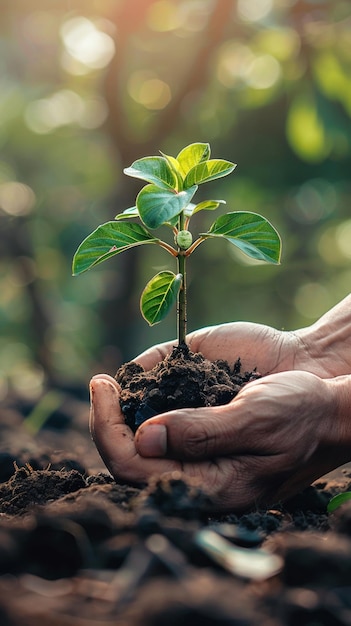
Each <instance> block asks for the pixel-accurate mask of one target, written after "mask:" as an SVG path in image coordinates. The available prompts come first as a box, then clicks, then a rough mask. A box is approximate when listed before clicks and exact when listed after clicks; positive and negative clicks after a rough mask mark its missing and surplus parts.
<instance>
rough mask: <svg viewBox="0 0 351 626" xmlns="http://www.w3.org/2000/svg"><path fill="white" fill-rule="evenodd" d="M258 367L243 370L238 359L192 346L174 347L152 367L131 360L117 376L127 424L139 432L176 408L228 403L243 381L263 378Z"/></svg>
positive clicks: (121, 368)
mask: <svg viewBox="0 0 351 626" xmlns="http://www.w3.org/2000/svg"><path fill="white" fill-rule="evenodd" d="M260 376H261V375H260V374H259V373H258V372H256V371H255V370H254V371H252V372H241V362H240V359H238V360H237V361H236V362H235V363H234V365H233V366H232V367H231V366H230V364H229V363H228V362H227V361H224V360H217V361H209V360H208V359H205V357H204V356H203V355H202V354H201V353H200V352H197V353H194V352H191V350H189V348H188V346H186V345H180V346H176V347H175V348H173V351H172V352H171V354H169V355H168V356H167V357H166V358H165V359H164V360H163V361H161V362H160V363H158V364H157V365H156V366H155V367H154V368H153V369H152V370H149V371H145V370H144V368H143V367H142V366H141V365H139V364H137V363H134V362H133V361H131V362H130V363H126V364H124V365H122V367H120V368H119V370H118V371H117V374H116V380H117V382H118V383H119V384H120V386H121V388H122V391H121V396H120V403H121V409H122V412H123V413H124V415H125V421H126V424H127V425H128V426H129V427H130V428H131V429H132V430H133V431H134V432H135V431H136V429H137V428H138V426H140V424H142V422H144V421H145V420H147V419H149V418H150V417H153V416H154V415H157V414H158V413H164V412H166V411H171V410H173V409H181V408H189V407H192V408H196V407H205V406H217V405H221V404H227V403H228V402H230V401H231V400H232V399H233V398H234V397H235V396H236V395H237V394H238V393H239V391H240V389H241V388H242V386H243V385H245V384H247V383H248V382H251V381H252V380H255V379H257V378H260Z"/></svg>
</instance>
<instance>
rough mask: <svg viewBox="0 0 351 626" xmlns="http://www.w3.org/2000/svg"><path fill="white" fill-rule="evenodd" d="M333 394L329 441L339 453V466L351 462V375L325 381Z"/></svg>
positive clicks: (328, 427) (328, 425) (328, 433)
mask: <svg viewBox="0 0 351 626" xmlns="http://www.w3.org/2000/svg"><path fill="white" fill-rule="evenodd" d="M325 382H326V384H327V387H328V389H329V391H330V393H331V400H332V407H333V408H332V414H331V415H330V417H329V419H327V430H328V432H327V435H326V438H327V441H328V444H329V445H330V446H331V447H332V448H334V449H335V450H336V451H337V457H338V460H339V461H340V462H339V463H338V465H342V464H343V463H347V462H348V461H351V375H347V376H338V377H336V378H332V379H329V380H327V381H325Z"/></svg>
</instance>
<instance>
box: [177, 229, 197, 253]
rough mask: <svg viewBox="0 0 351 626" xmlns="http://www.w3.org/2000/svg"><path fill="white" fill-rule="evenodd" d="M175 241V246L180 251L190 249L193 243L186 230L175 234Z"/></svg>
mask: <svg viewBox="0 0 351 626" xmlns="http://www.w3.org/2000/svg"><path fill="white" fill-rule="evenodd" d="M176 241H177V245H178V246H179V247H180V248H181V249H182V250H187V249H188V248H190V246H191V244H192V243H193V236H192V234H191V232H189V231H188V230H180V231H179V233H178V234H177V238H176Z"/></svg>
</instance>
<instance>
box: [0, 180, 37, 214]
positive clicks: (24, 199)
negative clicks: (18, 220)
mask: <svg viewBox="0 0 351 626" xmlns="http://www.w3.org/2000/svg"><path fill="white" fill-rule="evenodd" d="M35 200H36V198H35V193H34V191H33V189H31V188H30V187H28V185H24V184H23V183H19V182H15V181H9V182H6V183H3V184H1V185H0V210H1V209H2V210H3V211H4V212H5V213H7V214H8V215H13V216H15V217H19V216H21V215H28V214H29V213H30V212H31V210H32V208H33V206H34V204H35Z"/></svg>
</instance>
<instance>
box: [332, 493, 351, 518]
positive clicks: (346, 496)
mask: <svg viewBox="0 0 351 626" xmlns="http://www.w3.org/2000/svg"><path fill="white" fill-rule="evenodd" d="M348 500H351V491H345V492H344V493H338V495H337V496H334V498H332V499H331V500H330V501H329V503H328V506H327V511H328V513H333V511H335V509H337V508H338V507H339V506H341V505H342V504H344V502H347V501H348Z"/></svg>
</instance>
